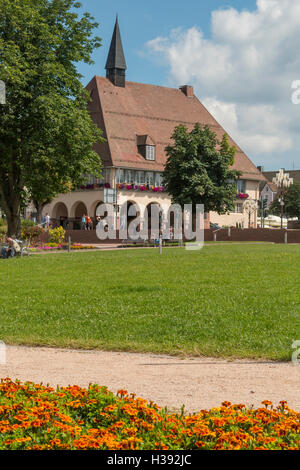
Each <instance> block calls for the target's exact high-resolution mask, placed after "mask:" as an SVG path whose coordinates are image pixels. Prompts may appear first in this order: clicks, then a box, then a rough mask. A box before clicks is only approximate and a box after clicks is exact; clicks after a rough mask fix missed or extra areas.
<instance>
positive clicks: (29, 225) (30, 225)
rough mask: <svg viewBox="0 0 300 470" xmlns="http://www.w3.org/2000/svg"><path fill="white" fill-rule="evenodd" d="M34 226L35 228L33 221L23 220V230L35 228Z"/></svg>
mask: <svg viewBox="0 0 300 470" xmlns="http://www.w3.org/2000/svg"><path fill="white" fill-rule="evenodd" d="M34 226H35V223H34V222H33V220H29V219H22V220H21V228H25V227H34Z"/></svg>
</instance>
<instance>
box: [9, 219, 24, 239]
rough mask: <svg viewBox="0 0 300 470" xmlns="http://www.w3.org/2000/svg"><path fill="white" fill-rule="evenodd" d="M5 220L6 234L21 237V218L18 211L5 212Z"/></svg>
mask: <svg viewBox="0 0 300 470" xmlns="http://www.w3.org/2000/svg"><path fill="white" fill-rule="evenodd" d="M6 220H7V235H8V236H9V237H16V238H20V237H21V220H20V213H18V214H16V213H9V214H6Z"/></svg>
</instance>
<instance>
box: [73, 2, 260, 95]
mask: <svg viewBox="0 0 300 470" xmlns="http://www.w3.org/2000/svg"><path fill="white" fill-rule="evenodd" d="M80 3H81V4H82V9H81V11H88V12H89V13H91V14H92V15H93V17H94V18H95V20H96V21H97V22H98V23H99V28H98V30H97V34H98V35H99V36H100V37H101V39H102V46H101V47H100V49H97V50H96V51H95V52H94V54H93V60H94V62H95V64H94V65H92V66H88V65H85V64H81V65H80V67H79V71H80V73H81V74H82V75H83V83H84V84H86V83H88V82H89V80H90V79H91V78H92V77H93V76H94V75H101V76H102V75H105V70H104V66H105V62H106V58H107V54H108V49H109V44H110V40H111V35H112V32H113V28H114V24H115V19H116V14H118V16H119V25H120V30H121V35H122V42H123V47H124V52H125V58H126V63H127V80H130V81H135V82H141V83H151V84H155V85H162V86H163V85H166V83H167V74H168V71H167V68H166V67H162V66H158V65H157V64H154V63H153V60H151V59H149V58H147V55H143V52H144V53H145V44H146V43H147V42H148V41H150V40H152V39H154V38H155V37H157V36H167V35H168V34H169V33H170V31H171V30H172V29H175V28H178V27H181V28H184V29H188V28H191V27H193V26H198V27H199V28H200V29H201V30H202V31H203V32H204V33H205V35H206V36H207V37H209V36H210V16H211V12H212V11H213V10H216V9H219V8H226V7H229V6H232V7H235V8H237V9H239V10H242V9H245V8H247V9H249V10H253V9H255V5H256V1H255V0H230V1H228V0H227V1H226V0H186V1H181V0H180V1H179V0H151V1H145V0H144V1H140V0H130V1H129V0H114V1H112V2H106V1H104V2H103V1H101V0H81V1H80ZM145 54H146V53H145Z"/></svg>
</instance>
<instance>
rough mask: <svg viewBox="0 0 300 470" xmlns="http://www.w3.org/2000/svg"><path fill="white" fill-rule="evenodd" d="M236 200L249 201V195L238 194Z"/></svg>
mask: <svg viewBox="0 0 300 470" xmlns="http://www.w3.org/2000/svg"><path fill="white" fill-rule="evenodd" d="M236 198H237V199H248V198H249V194H247V193H237V195H236Z"/></svg>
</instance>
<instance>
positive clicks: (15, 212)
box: [0, 187, 21, 238]
mask: <svg viewBox="0 0 300 470" xmlns="http://www.w3.org/2000/svg"><path fill="white" fill-rule="evenodd" d="M0 196H1V203H2V208H3V210H4V213H5V215H6V221H7V235H8V236H9V237H17V238H20V237H21V217H20V206H21V197H20V195H18V194H17V193H12V194H10V195H8V194H6V193H5V192H4V191H3V190H1V187H0Z"/></svg>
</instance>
